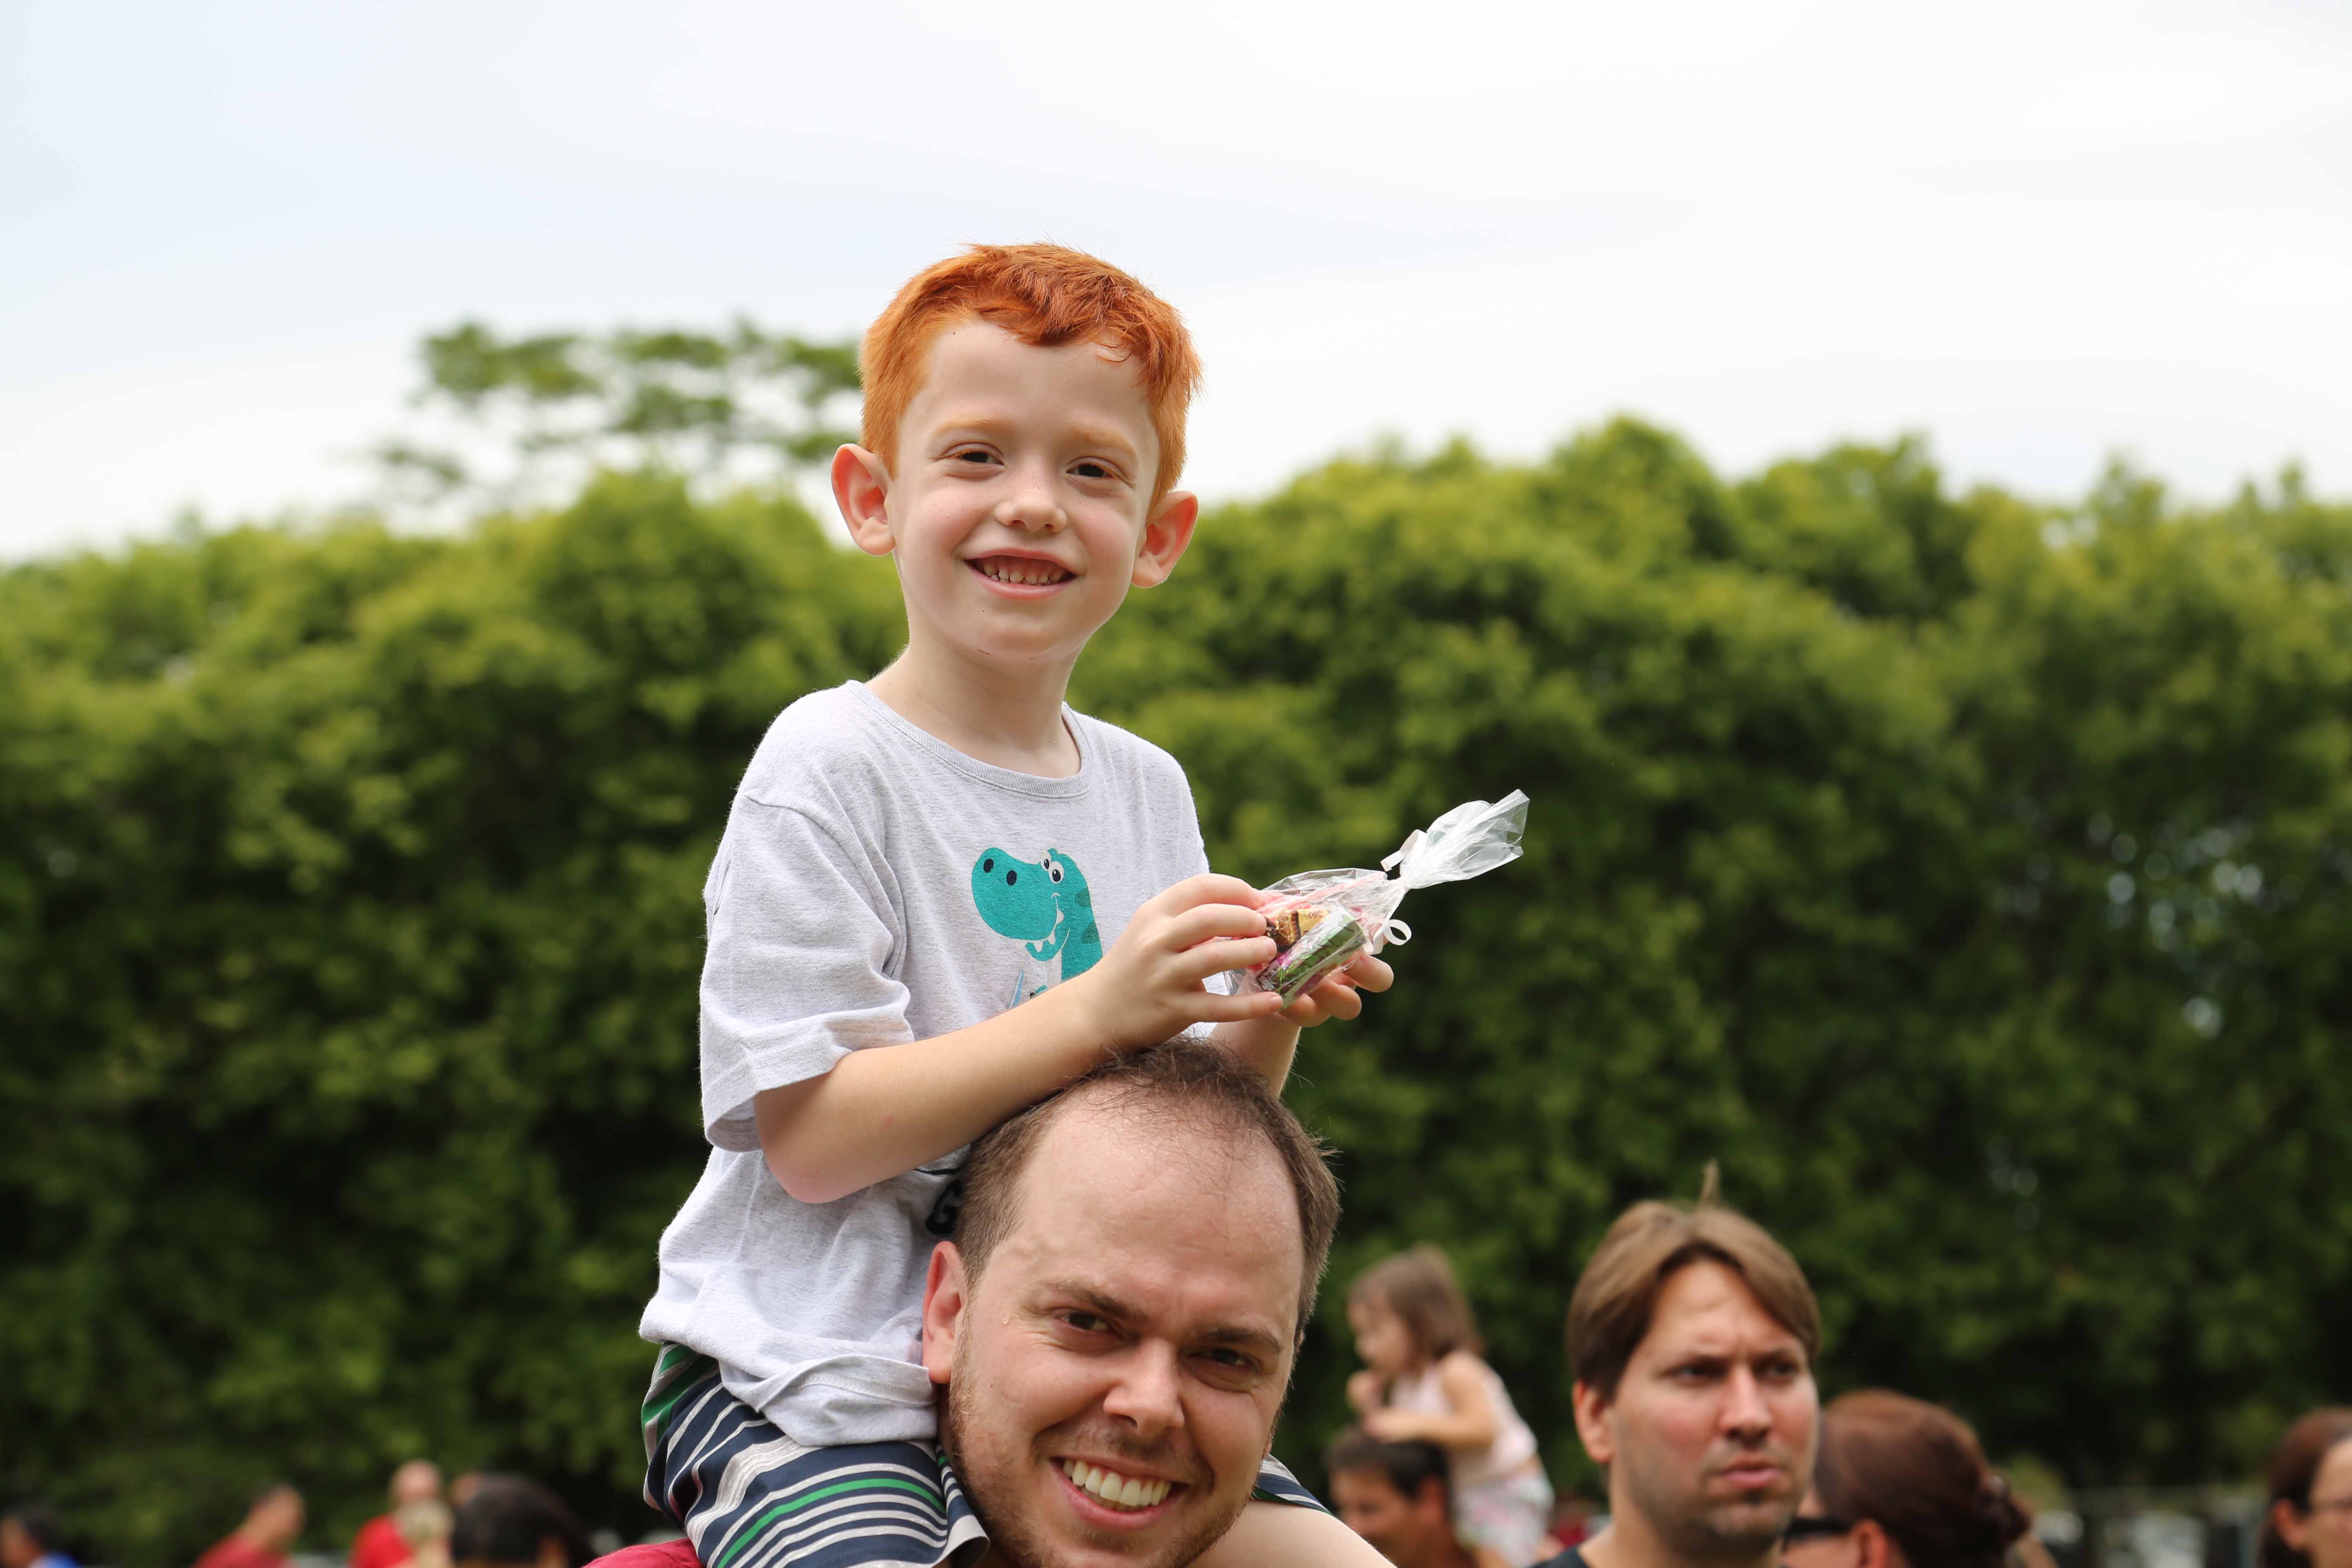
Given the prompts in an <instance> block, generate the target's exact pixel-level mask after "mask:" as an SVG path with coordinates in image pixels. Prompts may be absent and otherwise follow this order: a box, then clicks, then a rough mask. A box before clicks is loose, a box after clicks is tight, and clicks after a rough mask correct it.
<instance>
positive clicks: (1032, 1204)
mask: <svg viewBox="0 0 2352 1568" xmlns="http://www.w3.org/2000/svg"><path fill="white" fill-rule="evenodd" d="M1305 1249H1306V1243H1305V1240H1304V1238H1303V1237H1302V1235H1301V1232H1300V1227H1299V1220H1298V1205H1297V1198H1296V1196H1295V1195H1294V1194H1293V1193H1292V1192H1291V1190H1290V1184H1289V1181H1288V1178H1287V1177H1286V1175H1285V1173H1284V1172H1283V1169H1282V1164H1281V1162H1280V1160H1279V1159H1278V1158H1276V1155H1275V1152H1274V1151H1273V1150H1272V1149H1270V1148H1267V1147H1266V1146H1265V1142H1264V1140H1263V1139H1260V1138H1256V1137H1252V1136H1245V1135H1240V1134H1237V1133H1234V1132H1232V1131H1223V1130H1218V1129H1214V1128H1212V1127H1198V1126H1192V1125H1189V1124H1188V1123H1187V1121H1184V1120H1182V1119H1175V1120H1171V1119H1168V1118H1165V1117H1160V1116H1150V1115H1146V1114H1142V1113H1140V1112H1136V1111H1130V1110H1124V1109H1121V1108H1118V1107H1115V1106H1101V1105H1087V1104H1078V1105H1073V1106H1070V1107H1067V1108H1066V1109H1065V1110H1063V1111H1062V1113H1061V1114H1059V1115H1057V1116H1056V1117H1055V1118H1054V1121H1053V1122H1052V1123H1051V1124H1050V1125H1049V1126H1048V1127H1047V1128H1046V1129H1045V1132H1044V1134H1043V1135H1042V1136H1041V1137H1040V1138H1039V1140H1038V1144H1037V1147H1036V1149H1035V1151H1034V1152H1033V1153H1032V1154H1031V1156H1030V1159H1029V1162H1028V1165H1027V1168H1026V1169H1025V1170H1024V1172H1023V1173H1022V1176H1021V1184H1020V1188H1019V1190H1018V1191H1017V1192H1016V1193H1015V1194H1014V1201H1013V1215H1012V1224H1011V1226H1010V1227H1009V1229H1008V1231H1007V1234H1006V1235H1005V1237H1004V1238H1003V1241H1002V1242H1000V1243H999V1244H998V1255H999V1257H1000V1258H1003V1261H1004V1262H1005V1263H1008V1264H1011V1265H1013V1267H1014V1268H1016V1269H1018V1270H1020V1271H1022V1272H1023V1273H1024V1274H1029V1275H1032V1276H1035V1277H1038V1278H1051V1279H1055V1280H1059V1281H1063V1282H1067V1283H1078V1282H1084V1283H1085V1284H1087V1286H1088V1287H1089V1288H1090V1289H1096V1290H1099V1291H1101V1292H1103V1293H1105V1294H1108V1295H1111V1296H1115V1297H1118V1298H1120V1299H1122V1300H1127V1299H1129V1298H1133V1297H1138V1296H1139V1295H1140V1296H1142V1297H1145V1298H1148V1299H1144V1300H1134V1301H1133V1302H1132V1304H1133V1305H1135V1306H1137V1307H1138V1308H1146V1307H1148V1308H1150V1309H1151V1310H1154V1311H1155V1312H1162V1313H1166V1312H1175V1311H1179V1310H1181V1311H1184V1312H1186V1313H1192V1314H1197V1313H1202V1312H1206V1313H1208V1314H1209V1315H1211V1316H1217V1317H1231V1316H1233V1315H1234V1313H1235V1312H1237V1311H1245V1312H1246V1313H1247V1314H1248V1315H1249V1316H1250V1317H1253V1318H1255V1319H1257V1320H1259V1321H1272V1322H1275V1323H1277V1324H1279V1325H1280V1326H1281V1328H1282V1330H1283V1332H1284V1333H1285V1334H1287V1332H1288V1331H1289V1327H1290V1325H1291V1324H1292V1323H1293V1322H1294V1321H1296V1317H1297V1309H1298V1292H1299V1290H1300V1289H1301V1288H1302V1280H1301V1275H1302V1273H1303V1270H1304V1268H1305ZM998 1267H999V1265H998V1264H995V1263H992V1264H991V1265H990V1270H991V1272H994V1271H995V1270H996V1269H997V1268H998Z"/></svg>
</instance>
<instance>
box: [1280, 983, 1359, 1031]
mask: <svg viewBox="0 0 2352 1568" xmlns="http://www.w3.org/2000/svg"><path fill="white" fill-rule="evenodd" d="M1363 1010H1364V999H1363V998H1362V997H1360V996H1359V995H1357V994H1356V988H1355V987H1354V986H1352V985H1349V984H1343V983H1342V982H1340V981H1339V980H1338V979H1337V978H1333V979H1328V980H1322V981H1318V982H1317V983H1316V985H1315V989H1313V990H1312V991H1309V992H1308V993H1307V994H1306V995H1304V996H1301V997H1300V998H1299V999H1298V1000H1297V1001H1296V1002H1294V1003H1292V1004H1291V1005H1290V1011H1291V1020H1292V1022H1294V1023H1296V1024H1297V1026H1299V1027H1300V1028H1302V1029H1307V1028H1312V1027H1314V1026H1316V1025H1318V1024H1319V1023H1321V1022H1323V1021H1324V1020H1325V1019H1326V1018H1353V1017H1355V1016H1358V1015H1360V1014H1361V1013H1362V1012H1363Z"/></svg>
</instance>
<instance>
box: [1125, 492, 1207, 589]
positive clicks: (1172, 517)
mask: <svg viewBox="0 0 2352 1568" xmlns="http://www.w3.org/2000/svg"><path fill="white" fill-rule="evenodd" d="M1198 521H1201V498H1200V497H1199V496H1196V495H1193V494H1192V493H1191V492H1190V491H1188V490H1170V491H1169V492H1168V493H1167V494H1166V495H1164V496H1161V497H1160V504H1159V505H1158V506H1156V507H1153V508H1152V509H1151V515H1150V517H1148V518H1146V519H1144V520H1143V548H1142V549H1140V550H1139V551H1137V552H1136V554H1135V577H1134V583H1135V585H1136V586H1137V587H1139V588H1156V587H1158V586H1159V585H1160V584H1162V583H1165V582H1166V581H1168V574H1170V573H1171V572H1173V571H1175V570H1176V563H1178V562H1179V561H1181V560H1182V559H1184V552H1185V551H1186V550H1187V549H1188V548H1190V547H1191V545H1192V525H1193V524H1194V523H1196V522H1198Z"/></svg>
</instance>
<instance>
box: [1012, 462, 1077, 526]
mask: <svg viewBox="0 0 2352 1568" xmlns="http://www.w3.org/2000/svg"><path fill="white" fill-rule="evenodd" d="M996 521H999V522H1001V523H1003V525H1004V526H1005V527H1007V528H1034V529H1036V530H1039V531H1043V532H1045V533H1059V532H1060V531H1062V530H1063V529H1064V528H1065V527H1066V526H1067V525H1068V523H1069V521H1070V519H1069V515H1068V514H1067V513H1066V512H1065V511H1063V510H1062V503H1061V501H1060V500H1059V499H1057V498H1056V497H1055V494H1054V486H1053V481H1052V480H1051V479H1049V478H1048V477H1047V476H1045V475H1042V474H1036V473H1031V472H1027V471H1024V472H1022V473H1021V475H1020V477H1019V479H1018V480H1017V482H1016V483H1015V484H1014V485H1013V489H1012V492H1011V493H1010V494H1008V495H1007V496H1006V497H1005V498H1004V499H1003V500H1001V501H998V502H997V503H996Z"/></svg>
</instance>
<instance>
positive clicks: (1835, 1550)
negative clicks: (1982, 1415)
mask: <svg viewBox="0 0 2352 1568" xmlns="http://www.w3.org/2000/svg"><path fill="white" fill-rule="evenodd" d="M2031 1525H2032V1515H2031V1514H2030V1513H2028V1512H2027V1510H2026V1508H2025V1505H2024V1504H2023V1503H2022V1502H2021V1501H2019V1500H2017V1499H2016V1498H2014V1497H2012V1496H2011V1495H2010V1490H2009V1481H2008V1479H2007V1478H2006V1477H2004V1476H2002V1475H2001V1474H2000V1472H1999V1471H1997V1470H1995V1469H1993V1468H1991V1467H1990V1465H1988V1464H1986V1463H1985V1457H1984V1449H1983V1447H1981V1446H1979V1444H1978V1442H1977V1435H1976V1433H1975V1432H1974V1431H1972V1430H1971V1429H1970V1428H1969V1424H1968V1423H1967V1422H1965V1421H1963V1420H1961V1419H1960V1418H1959V1417H1958V1416H1957V1415H1953V1414H1952V1413H1951V1412H1950V1411H1948V1410H1947V1409H1945V1408H1944V1407H1943V1406H1941V1405H1930V1404H1928V1403H1927V1401H1925V1400H1923V1399H1912V1398H1910V1397H1908V1396H1906V1395H1904V1394H1889V1393H1886V1392H1885V1391H1884V1390H1881V1389H1871V1390H1866V1391H1864V1392H1863V1393H1859V1394H1846V1395H1845V1396H1844V1397H1843V1398H1841V1399H1836V1400H1832V1402H1831V1403H1830V1405H1829V1406H1828V1408H1826V1409H1824V1410H1823V1411H1822V1448H1821V1458H1819V1459H1818V1460H1817V1461H1815V1463H1814V1466H1813V1484H1812V1487H1811V1489H1810V1490H1808V1491H1807V1492H1806V1493H1805V1500H1804V1502H1803V1504H1802V1505H1801V1507H1800V1508H1799V1510H1798V1511H1797V1517H1796V1518H1795V1519H1793V1520H1791V1521H1790V1523H1789V1532H1788V1535H1787V1537H1786V1538H1785V1540H1784V1542H1783V1543H1782V1546H1781V1555H1782V1557H1783V1558H1784V1559H1785V1561H1786V1562H1787V1563H1788V1565H1789V1568H2002V1564H2003V1563H2006V1562H2007V1561H2008V1560H2009V1555H2010V1549H2011V1547H2013V1546H2015V1545H2016V1544H2017V1542H2018V1541H2019V1540H2020V1539H2021V1537H2023V1536H2024V1534H2025V1532H2026V1531H2027V1530H2028V1528H2029V1527H2031Z"/></svg>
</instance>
